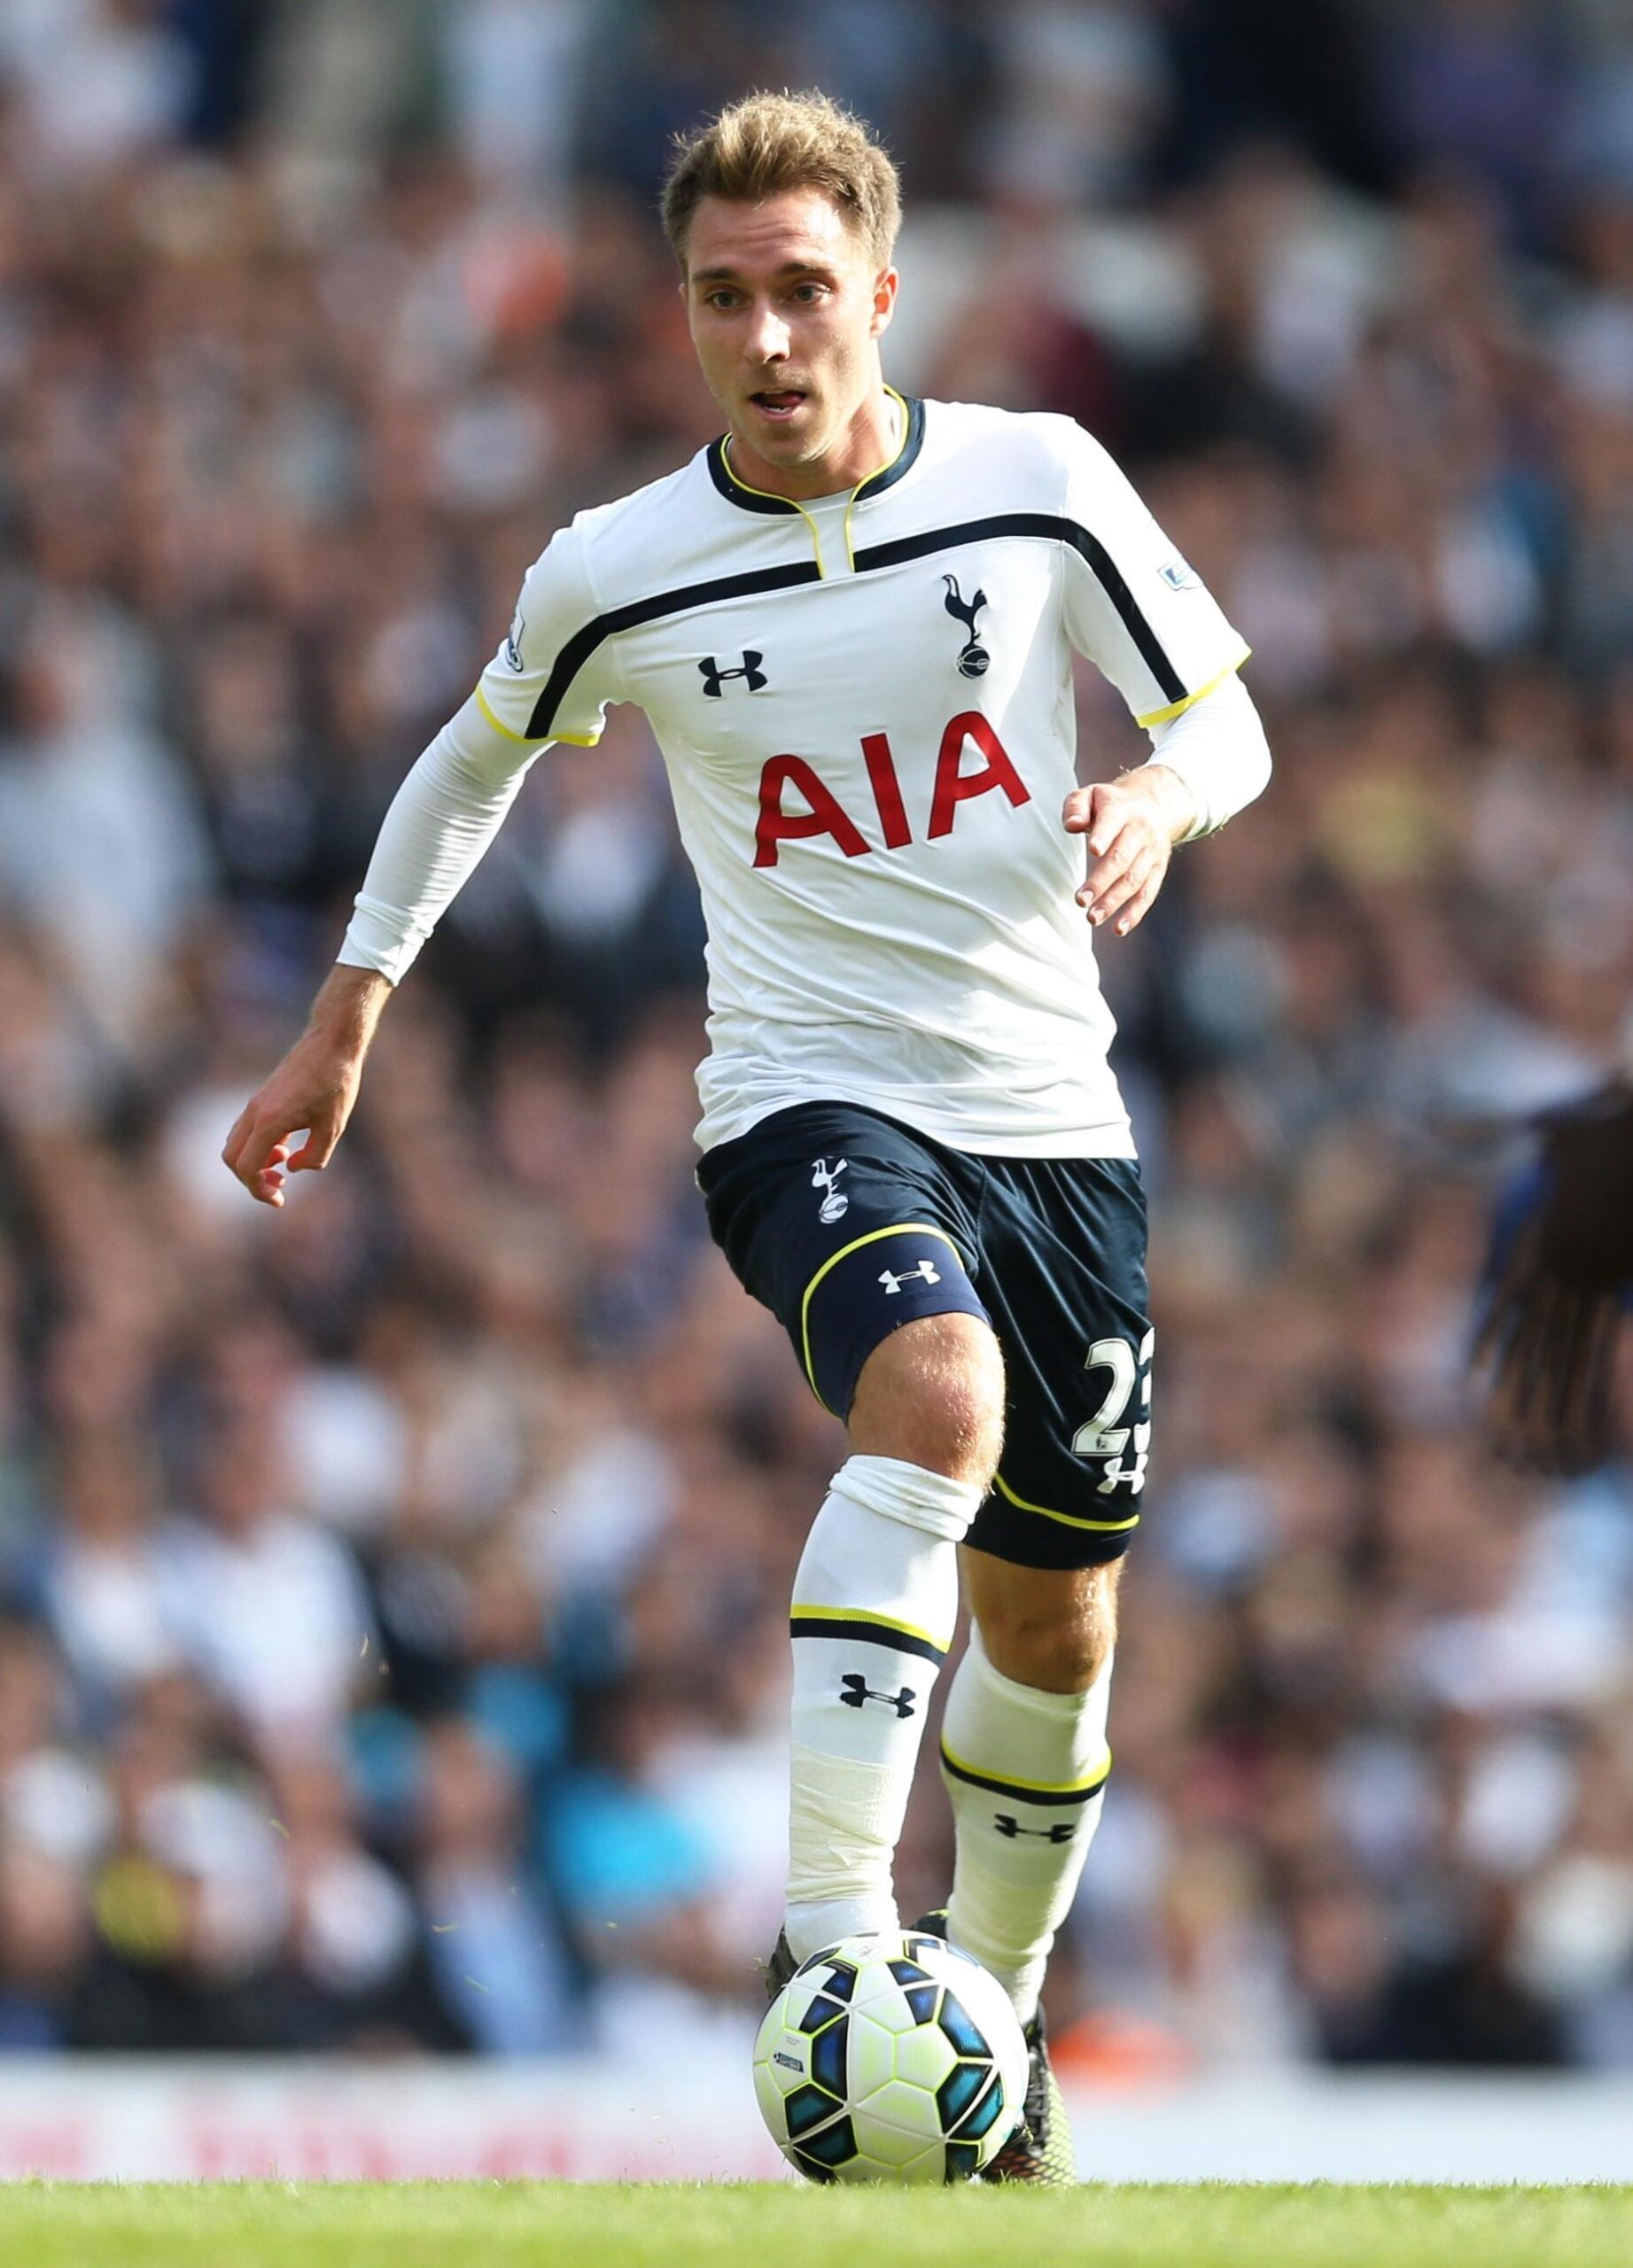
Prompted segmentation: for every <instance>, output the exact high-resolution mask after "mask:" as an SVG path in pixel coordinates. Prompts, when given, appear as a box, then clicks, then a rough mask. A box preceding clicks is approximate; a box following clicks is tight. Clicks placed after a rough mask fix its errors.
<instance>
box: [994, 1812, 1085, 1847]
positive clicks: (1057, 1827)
mask: <svg viewBox="0 0 1633 2268" xmlns="http://www.w3.org/2000/svg"><path fill="white" fill-rule="evenodd" d="M992 1824H993V1826H994V1827H995V1828H997V1829H998V1831H999V1834H1000V1835H1007V1837H1009V1840H1010V1841H1011V1842H1012V1843H1013V1842H1014V1841H1015V1837H1016V1836H1017V1835H1035V1836H1036V1837H1038V1841H1039V1842H1040V1843H1069V1842H1070V1841H1071V1838H1072V1833H1073V1829H1072V1822H1071V1821H1070V1820H1069V1819H1057V1820H1056V1821H1055V1822H1054V1826H1053V1827H1023V1826H1022V1824H1021V1822H1020V1821H1019V1820H1018V1819H1016V1818H1015V1816H1014V1815H1013V1814H1011V1813H1009V1812H1007V1811H1000V1812H999V1813H997V1814H995V1815H994V1817H993V1821H992Z"/></svg>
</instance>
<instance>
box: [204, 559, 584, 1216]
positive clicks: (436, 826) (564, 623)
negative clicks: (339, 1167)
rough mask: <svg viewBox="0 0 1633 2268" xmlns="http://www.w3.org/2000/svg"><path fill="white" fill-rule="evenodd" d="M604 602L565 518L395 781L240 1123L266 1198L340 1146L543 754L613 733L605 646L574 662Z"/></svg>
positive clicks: (267, 1201)
mask: <svg viewBox="0 0 1633 2268" xmlns="http://www.w3.org/2000/svg"><path fill="white" fill-rule="evenodd" d="M596 612H597V610H596V608H595V602H594V598H593V594H592V593H591V591H590V587H589V582H588V578H587V571H586V568H585V564H584V557H583V541H582V539H581V537H580V536H579V531H578V530H577V528H576V527H575V528H572V529H567V530H564V532H562V533H561V534H559V535H557V536H556V539H555V540H554V541H553V542H552V543H551V544H550V546H549V548H548V549H547V550H546V551H545V552H544V554H543V555H542V556H541V557H540V558H539V559H538V560H536V561H535V562H534V563H533V566H532V567H531V568H530V569H529V570H528V573H527V579H526V580H525V583H524V584H523V586H522V594H521V597H520V599H519V600H518V602H517V610H516V613H515V615H514V616H513V617H512V618H511V623H510V628H509V633H508V634H507V636H506V638H505V640H504V641H503V643H502V645H501V647H500V649H499V650H498V652H497V653H496V654H495V655H494V658H493V660H492V661H491V662H490V663H489V664H488V665H487V667H486V670H484V672H482V677H481V680H480V681H479V683H478V686H477V688H476V691H475V692H474V693H473V694H472V695H471V696H470V700H469V701H467V702H466V703H465V704H464V706H463V708H462V709H461V710H459V711H458V712H457V714H456V715H455V716H454V717H452V718H450V719H449V720H448V722H447V724H446V725H445V726H443V728H442V730H441V731H440V732H439V734H437V736H436V738H435V739H434V740H433V741H432V742H431V745H430V746H429V747H428V748H427V749H426V750H424V753H423V754H422V755H421V756H420V757H419V759H418V761H417V762H416V764H415V765H414V767H413V769H412V770H411V771H410V772H409V773H408V777H407V779H405V780H404V781H403V783H402V785H401V787H400V788H399V789H398V790H397V793H396V796H394V797H393V801H392V805H391V809H390V810H389V811H388V812H386V814H385V820H384V822H383V823H382V826H381V828H380V833H379V836H378V839H377V842H376V843H375V847H374V854H373V856H372V857H371V858H370V859H369V871H368V873H367V874H366V875H365V876H364V878H363V886H362V889H361V891H360V892H359V893H358V896H357V900H356V905H355V908H354V913H353V916H352V921H351V926H350V928H348V929H347V930H346V941H345V943H344V944H343V945H342V946H341V948H340V953H339V959H338V964H337V966H336V967H334V968H333V969H332V970H331V971H330V974H329V975H328V977H327V978H325V980H324V982H323V986H322V988H321V989H320V990H319V992H318V994H317V998H316V999H315V1001H314V1002H313V1006H312V1013H311V1014H310V1016H309V1018H308V1019H307V1028H306V1029H305V1031H304V1032H303V1033H302V1034H301V1036H300V1037H299V1039H298V1040H297V1041H296V1043H295V1045H293V1047H292V1048H291V1049H290V1051H289V1052H288V1054H287V1055H285V1056H284V1060H283V1061H282V1062H281V1063H280V1064H279V1065H278V1066H277V1068H276V1070H275V1071H274V1072H273V1073H272V1075H271V1076H270V1077H269V1078H268V1080H267V1081H266V1083H265V1084H263V1085H262V1086H261V1088H259V1089H258V1090H257V1091H256V1092H255V1094H254V1095H253V1096H252V1098H251V1099H250V1101H249V1102H248V1103H247V1104H246V1105H245V1108H244V1110H243V1111H242V1113H241V1114H240V1115H239V1117H238V1120H237V1123H236V1124H235V1125H234V1127H233V1129H232V1131H231V1133H230V1134H229V1136H228V1137H227V1141H226V1145H225V1146H224V1147H223V1149H222V1161H223V1162H224V1163H225V1164H226V1165H227V1167H228V1168H229V1170H230V1171H231V1172H233V1173H234V1174H236V1175H237V1177H238V1179H239V1180H240V1181H241V1182H242V1183H243V1184H244V1186H245V1189H247V1190H248V1191H249V1192H250V1195H251V1196H252V1197H253V1198H255V1199H257V1200H259V1201H260V1202H261V1204H263V1205H275V1206H276V1205H282V1203H283V1202H284V1176H285V1175H286V1174H289V1173H301V1172H317V1171H321V1170H322V1169H323V1167H324V1166H326V1165H327V1164H328V1162H329V1161H330V1157H332V1155H333V1154H334V1150H335V1146H336V1144H337V1143H338V1141H339V1139H340V1137H341V1135H342V1134H343V1133H344V1132H345V1131H346V1122H347V1121H348V1120H349V1119H350V1117H351V1115H352V1111H353V1108H354V1105H355V1103H356V1100H357V1094H358V1089H359V1087H360V1086H361V1084H362V1075H363V1064H364V1061H365V1059H366V1058H367V1056H368V1052H369V1045H370V1044H371V1043H372V1041H373V1038H374V1034H375V1029H376V1027H377V1024H378V1022H379V1020H380V1016H381V1013H382V1011H383V1010H384V1008H385V1003H386V1001H387V1000H388V999H389V998H390V997H391V994H392V992H393V990H394V989H395V987H396V986H397V985H398V984H399V983H400V982H401V980H402V978H403V976H404V975H406V974H407V972H408V968H409V967H410V966H411V965H412V963H413V961H414V959H415V956H416V954H417V953H418V951H419V950H420V948H421V946H422V945H423V944H424V943H425V940H426V939H427V938H428V937H429V936H430V935H431V933H432V930H433V929H434V928H435V927H436V925H437V922H438V920H439V919H440V917H441V915H442V914H443V913H445V912H446V911H447V907H448V905H450V904H451V903H452V902H453V899H454V898H455V896H456V894H457V893H458V891H459V890H460V889H461V888H462V887H463V884H464V882H466V881H467V880H468V879H469V877H470V874H472V872H473V871H474V870H475V868H476V866H477V865H478V862H479V860H480V859H481V858H482V854H483V853H484V851H485V850H486V849H487V846H488V844H489V843H491V842H492V841H493V839H494V835H497V833H498V832H499V829H500V827H501V826H502V823H503V820H504V817H505V814H506V812H508V811H509V808H510V806H511V804H513V803H514V802H515V800H516V796H517V790H518V789H519V788H520V787H521V784H522V781H523V780H524V779H525V777H526V774H527V772H528V769H529V767H530V766H531V765H532V764H533V759H534V757H536V756H538V754H539V753H540V750H542V749H544V748H546V747H548V744H549V743H550V742H552V741H572V742H575V743H576V744H577V745H578V746H579V747H586V748H587V747H591V746H593V745H594V743H595V742H596V741H597V740H599V739H600V737H601V729H602V725H603V721H604V718H605V714H606V704H607V702H608V700H609V699H610V698H611V697H612V695H611V693H610V689H609V687H608V684H607V682H606V676H605V668H604V664H603V665H602V666H597V664H599V663H601V661H602V657H603V656H605V653H606V648H605V646H604V644H602V645H601V646H599V647H595V646H593V645H592V647H591V650H590V652H589V654H588V656H587V660H586V662H585V664H584V665H583V666H581V667H577V668H574V667H573V666H572V663H573V655H574V641H575V640H578V641H580V642H581V643H582V642H583V633H585V632H586V631H587V628H588V627H589V625H591V624H593V623H594V621H595V616H596ZM302 1130H304V1131H305V1132H306V1136H307V1138H306V1140H305V1142H304V1143H302V1144H301V1146H300V1147H299V1149H296V1148H294V1147H293V1137H294V1136H295V1135H296V1134H298V1133H299V1132H301V1131H302Z"/></svg>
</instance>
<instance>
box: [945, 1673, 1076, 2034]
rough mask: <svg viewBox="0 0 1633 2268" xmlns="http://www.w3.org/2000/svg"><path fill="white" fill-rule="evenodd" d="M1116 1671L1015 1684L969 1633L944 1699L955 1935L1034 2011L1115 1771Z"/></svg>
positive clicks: (1024, 2017)
mask: <svg viewBox="0 0 1633 2268" xmlns="http://www.w3.org/2000/svg"><path fill="white" fill-rule="evenodd" d="M1110 1695H1111V1664H1110V1662H1109V1661H1108V1662H1107V1664H1106V1666H1105V1667H1104V1668H1103V1669H1102V1670H1101V1672H1100V1675H1099V1676H1098V1677H1097V1678H1096V1679H1095V1681H1094V1682H1093V1685H1092V1686H1090V1688H1089V1689H1088V1691H1087V1692H1086V1693H1044V1692H1040V1691H1039V1690H1038V1689H1037V1688H1036V1687H1034V1686H1030V1685H1017V1684H1016V1683H1015V1681H1014V1679H1013V1678H1008V1677H1005V1676H1003V1675H1001V1674H999V1671H997V1670H995V1669H994V1668H993V1666H992V1665H991V1662H990V1661H989V1660H988V1659H987V1657H986V1651H985V1649H984V1647H983V1645H982V1643H981V1634H980V1632H979V1631H978V1630H972V1631H971V1632H970V1634H969V1646H968V1651H967V1652H966V1653H965V1655H964V1658H963V1659H962V1661H960V1664H959V1666H958V1668H957V1671H956V1672H955V1673H954V1675H953V1686H952V1690H951V1691H950V1692H949V1693H948V1695H947V1712H946V1718H945V1723H944V1725H943V1728H942V1736H941V1776H942V1779H943V1780H944V1782H945V1784H946V1790H947V1793H948V1795H949V1796H950V1797H951V1798H952V1799H953V1825H954V1828H955V1829H956V1834H957V1845H956V1856H955V1859H954V1861H953V1898H952V1901H951V1904H950V1906H949V1907H948V1914H947V1928H948V1934H949V1936H950V1937H951V1938H952V1939H953V1943H954V1944H955V1945H960V1946H963V1947H964V1949H965V1951H966V1952H967V1953H974V1954H975V1956H976V1960H977V1961H981V1962H982V1963H983V1964H984V1966H985V1967H986V1968H988V1969H991V1972H992V1974H993V1975H994V1976H995V1977H997V1978H998V1979H999V1983H1000V1984H1002V1985H1004V1987H1005V1989H1006V1990H1007V1992H1008V1994H1009V1997H1010V1999H1011V2000H1013V2001H1014V2002H1015V2013H1016V2015H1017V2016H1019V2017H1020V2019H1021V2021H1022V2023H1027V2022H1029V2021H1030V2018H1031V2017H1032V2016H1034V2015H1035V2014H1036V2013H1037V2008H1038V1993H1039V1992H1041V1990H1042V1988H1043V1973H1044V1969H1045V1966H1046V1963H1047V1961H1048V1958H1049V1948H1050V1947H1051V1946H1053V1944H1054V1933H1055V1931H1056V1930H1058V1929H1059V1927H1060V1925H1061V1922H1063V1921H1064V1920H1065V1918H1066V1916H1067V1915H1068V1913H1069V1911H1070V1910H1071V1902H1072V1899H1073V1898H1074V1897H1075V1896H1076V1895H1077V1879H1078V1876H1080V1875H1081V1874H1082V1872H1083V1862H1084V1860H1085V1859H1086V1858H1087V1856H1088V1852H1089V1845H1090V1844H1091V1843H1092V1842H1093V1840H1094V1830H1095V1829H1096V1828H1097V1827H1098V1826H1099V1824H1100V1813H1101V1810H1102V1809H1103V1807H1104V1806H1102V1804H1101V1801H1100V1790H1101V1789H1102V1788H1103V1787H1104V1785H1105V1783H1106V1775H1107V1774H1108V1772H1109V1771H1110V1769H1111V1751H1110V1750H1109V1749H1108V1747H1107V1745H1106V1709H1107V1704H1108V1700H1109V1698H1110Z"/></svg>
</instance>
